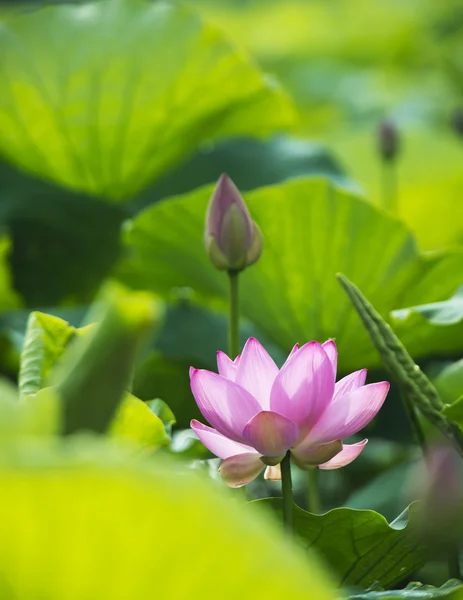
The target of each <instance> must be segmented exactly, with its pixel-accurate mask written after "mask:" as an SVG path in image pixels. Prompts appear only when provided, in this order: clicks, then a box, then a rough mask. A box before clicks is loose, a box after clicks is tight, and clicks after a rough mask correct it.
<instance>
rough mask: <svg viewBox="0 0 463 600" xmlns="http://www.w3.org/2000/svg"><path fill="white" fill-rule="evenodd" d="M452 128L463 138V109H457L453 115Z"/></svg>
mask: <svg viewBox="0 0 463 600" xmlns="http://www.w3.org/2000/svg"><path fill="white" fill-rule="evenodd" d="M450 123H451V126H452V129H453V131H454V132H455V133H456V134H457V135H459V136H461V137H463V108H461V107H459V108H456V109H455V110H454V111H453V113H452V118H451V121H450Z"/></svg>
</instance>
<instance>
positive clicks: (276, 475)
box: [264, 465, 281, 481]
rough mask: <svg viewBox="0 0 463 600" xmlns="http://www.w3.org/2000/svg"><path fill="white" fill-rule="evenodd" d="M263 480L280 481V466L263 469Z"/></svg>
mask: <svg viewBox="0 0 463 600" xmlns="http://www.w3.org/2000/svg"><path fill="white" fill-rule="evenodd" d="M264 479H266V480H267V481H281V467H280V465H275V466H271V465H269V466H268V467H267V468H266V469H265V473H264Z"/></svg>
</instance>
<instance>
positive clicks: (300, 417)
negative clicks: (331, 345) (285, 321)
mask: <svg viewBox="0 0 463 600" xmlns="http://www.w3.org/2000/svg"><path fill="white" fill-rule="evenodd" d="M334 378H335V376H334V373H333V367H332V364H331V361H330V359H329V358H328V356H327V355H326V352H325V351H324V349H323V348H322V346H321V345H320V344H319V343H318V342H309V343H308V344H305V345H304V346H303V347H302V348H300V349H299V350H298V351H297V352H296V354H295V355H294V356H293V358H292V359H291V360H290V361H287V362H286V363H285V364H284V365H283V367H282V369H281V371H280V372H279V374H278V375H277V378H276V379H275V383H274V384H273V387H272V392H271V395H270V408H271V410H272V411H275V412H277V413H280V414H281V415H284V416H285V417H287V418H288V419H289V420H290V421H293V422H294V423H296V425H298V426H299V427H300V428H302V429H303V430H304V429H308V428H309V427H311V426H313V425H314V423H316V422H317V420H318V419H319V418H320V415H321V414H322V413H323V411H324V410H325V408H326V406H327V405H328V403H329V402H330V400H331V398H332V397H333V393H334ZM330 441H332V440H330Z"/></svg>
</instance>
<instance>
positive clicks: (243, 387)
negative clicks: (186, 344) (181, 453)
mask: <svg viewBox="0 0 463 600" xmlns="http://www.w3.org/2000/svg"><path fill="white" fill-rule="evenodd" d="M217 365H218V370H219V374H217V373H213V372H211V371H205V370H199V369H194V368H191V369H190V381H191V390H192V392H193V395H194V397H195V400H196V402H197V404H198V407H199V409H200V411H201V413H202V415H203V416H204V418H205V419H206V420H207V421H208V422H209V423H210V424H211V425H212V427H208V426H206V425H203V424H202V423H200V422H199V421H196V420H193V421H191V427H192V428H193V430H194V431H195V433H196V435H197V436H198V438H199V439H200V440H201V442H202V443H203V444H204V445H205V446H206V447H207V448H208V449H209V450H210V451H211V452H212V453H213V454H215V455H216V456H218V457H219V458H221V459H222V460H223V462H222V465H221V467H220V473H221V475H222V477H223V479H224V480H225V482H226V483H227V484H228V485H229V486H230V487H240V486H243V485H246V484H247V483H249V482H250V481H252V480H253V479H255V478H256V477H257V476H258V475H259V473H261V471H262V470H263V469H264V468H265V465H269V470H268V474H267V475H268V478H271V479H275V478H279V469H278V467H276V465H279V463H280V462H281V460H282V459H283V458H284V456H285V455H286V452H287V451H288V450H290V452H291V457H292V460H293V461H294V462H295V463H296V465H298V466H299V467H301V468H302V469H311V468H314V467H319V468H320V469H338V468H339V467H344V466H345V465H348V464H349V463H351V462H352V461H353V460H354V459H356V458H357V456H358V455H359V454H360V453H361V452H362V450H363V448H364V447H365V444H366V443H367V441H368V440H363V441H362V442H359V443H357V444H343V442H342V440H344V439H346V438H348V437H350V436H351V435H354V434H355V433H357V432H358V431H360V430H361V429H363V427H365V425H367V424H368V423H369V422H370V421H371V420H372V419H373V417H374V416H375V415H376V413H377V412H378V411H379V409H380V408H381V406H382V404H383V402H384V400H385V398H386V395H387V393H388V390H389V383H387V382H386V381H383V382H381V383H372V384H370V385H364V384H365V378H366V369H362V370H361V371H356V372H355V373H351V374H350V375H348V376H347V377H344V378H343V379H341V380H340V381H338V382H337V383H335V379H336V365H337V350H336V344H335V343H334V342H333V341H331V340H330V341H328V342H325V343H324V344H319V343H318V342H308V343H307V344H305V345H304V346H302V347H301V348H299V347H298V345H297V344H296V346H294V348H293V349H292V351H291V353H290V355H289V356H288V358H287V360H286V362H285V364H284V365H283V366H282V368H281V369H280V370H279V369H278V367H277V366H276V364H275V363H274V361H273V360H272V358H271V357H270V356H269V354H268V353H267V351H266V350H265V349H264V348H263V346H262V345H261V344H260V343H259V342H258V341H257V340H256V339H254V338H250V339H249V340H248V341H247V342H246V345H245V346H244V349H243V353H242V354H241V356H238V357H237V358H236V359H235V360H234V361H232V360H231V359H230V358H229V357H228V356H227V355H226V354H225V353H224V352H218V353H217Z"/></svg>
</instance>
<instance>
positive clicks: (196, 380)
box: [190, 369, 261, 442]
mask: <svg viewBox="0 0 463 600" xmlns="http://www.w3.org/2000/svg"><path fill="white" fill-rule="evenodd" d="M190 385H191V391H192V392H193V396H194V397H195V400H196V404H197V405H198V407H199V410H200V411H201V413H202V415H203V417H204V418H205V419H206V420H207V421H209V423H210V424H211V425H212V426H213V427H214V429H217V431H218V432H219V433H221V434H222V435H224V436H225V437H227V438H230V439H231V440H234V441H235V442H244V439H243V435H242V434H243V429H244V427H245V425H246V423H247V422H248V421H249V420H250V419H252V417H254V416H255V415H256V414H257V413H258V412H260V411H261V407H260V405H259V403H258V402H257V400H256V399H255V398H253V397H252V396H251V394H249V392H247V391H246V390H245V389H243V388H242V387H240V386H239V385H236V384H235V383H233V381H229V380H228V379H225V378H224V377H221V376H220V375H217V373H212V372H211V371H203V370H201V369H197V370H196V371H195V372H194V373H193V375H192V376H191V382H190Z"/></svg>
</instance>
